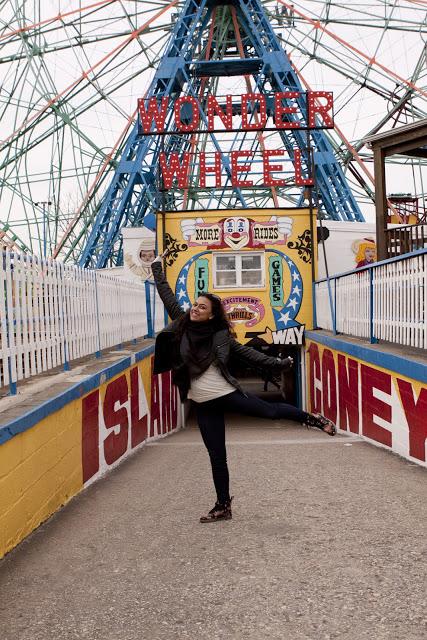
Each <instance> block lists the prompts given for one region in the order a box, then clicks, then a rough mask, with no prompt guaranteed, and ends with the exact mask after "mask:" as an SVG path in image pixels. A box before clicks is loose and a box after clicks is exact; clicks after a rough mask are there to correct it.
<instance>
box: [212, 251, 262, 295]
mask: <svg viewBox="0 0 427 640" xmlns="http://www.w3.org/2000/svg"><path fill="white" fill-rule="evenodd" d="M264 283H265V275H264V254H263V253H249V252H246V251H245V252H244V253H214V288H215V289H254V288H255V289H256V288H259V287H264Z"/></svg>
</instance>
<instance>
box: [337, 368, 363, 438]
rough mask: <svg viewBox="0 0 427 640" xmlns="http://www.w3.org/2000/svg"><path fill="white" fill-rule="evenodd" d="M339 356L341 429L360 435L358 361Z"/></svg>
mask: <svg viewBox="0 0 427 640" xmlns="http://www.w3.org/2000/svg"><path fill="white" fill-rule="evenodd" d="M347 362H348V367H346V357H345V356H342V355H338V387H339V407H340V412H339V415H340V429H345V430H346V431H348V430H349V429H350V431H352V432H353V433H359V375H358V364H357V362H356V360H352V359H351V358H348V360H347Z"/></svg>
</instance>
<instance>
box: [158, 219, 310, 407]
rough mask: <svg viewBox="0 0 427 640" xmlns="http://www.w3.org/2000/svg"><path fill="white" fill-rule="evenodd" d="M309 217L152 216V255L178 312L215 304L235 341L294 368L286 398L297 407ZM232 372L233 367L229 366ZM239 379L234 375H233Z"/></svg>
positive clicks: (306, 311) (305, 323)
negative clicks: (288, 359) (201, 299)
mask: <svg viewBox="0 0 427 640" xmlns="http://www.w3.org/2000/svg"><path fill="white" fill-rule="evenodd" d="M315 215H316V214H315V212H314V211H312V212H311V216H312V220H310V210H309V209H294V208H292V209H259V210H254V209H250V210H249V209H248V210H244V209H239V210H238V211H236V210H230V211H226V210H213V211H202V212H201V211H198V212H194V211H179V212H177V211H173V212H164V213H159V214H158V216H157V239H158V245H159V251H160V252H162V251H164V250H165V249H168V250H169V254H168V256H167V258H166V264H165V270H166V276H167V279H168V281H169V283H170V285H171V287H172V289H173V290H174V292H175V295H176V297H177V299H178V301H179V303H180V305H181V307H182V309H183V310H184V311H187V310H188V309H189V308H190V306H191V303H192V301H193V300H194V299H195V298H197V296H199V295H200V294H202V293H203V292H206V291H209V292H211V293H215V294H217V295H219V296H220V297H221V298H222V301H223V304H224V305H225V309H226V311H227V313H228V315H229V318H230V320H231V322H232V324H233V328H234V331H235V333H236V338H237V340H238V341H239V342H241V343H242V344H247V345H250V346H253V347H255V348H257V349H259V350H261V351H263V352H265V353H268V354H269V355H281V356H287V355H291V356H292V357H293V358H294V360H295V363H296V366H295V368H294V371H293V372H292V373H291V374H290V376H289V379H288V381H287V384H286V386H287V387H288V392H287V399H288V400H289V401H292V402H294V403H295V404H300V403H301V389H302V385H301V384H300V380H301V379H304V378H301V374H302V373H303V372H302V371H301V367H302V366H303V359H302V358H301V357H300V354H301V347H302V345H303V343H304V332H305V330H306V329H312V328H313V304H312V287H313V285H312V281H313V277H314V276H315V272H314V265H313V257H312V256H313V254H314V255H316V247H313V241H312V238H313V235H314V241H316V238H315V234H313V227H314V229H315V224H314V223H313V220H315ZM237 367H238V365H237ZM236 373H237V374H238V375H239V377H240V378H244V377H245V371H244V370H243V369H242V370H240V371H236Z"/></svg>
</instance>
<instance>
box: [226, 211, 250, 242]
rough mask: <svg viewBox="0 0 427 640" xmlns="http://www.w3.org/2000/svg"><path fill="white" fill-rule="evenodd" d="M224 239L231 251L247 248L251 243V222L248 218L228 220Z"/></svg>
mask: <svg viewBox="0 0 427 640" xmlns="http://www.w3.org/2000/svg"><path fill="white" fill-rule="evenodd" d="M223 239H224V242H225V244H226V245H228V246H229V247H231V249H234V250H237V249H241V248H242V247H245V246H246V245H247V244H248V242H249V220H248V219H247V218H226V219H225V220H224V235H223Z"/></svg>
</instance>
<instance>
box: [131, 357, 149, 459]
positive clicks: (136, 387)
mask: <svg viewBox="0 0 427 640" xmlns="http://www.w3.org/2000/svg"><path fill="white" fill-rule="evenodd" d="M140 384H141V385H142V381H140V376H139V371H138V367H134V368H133V369H131V370H130V415H131V421H132V422H131V424H132V428H131V447H132V448H133V447H136V446H137V445H138V444H141V442H144V440H145V439H146V437H147V429H148V410H147V409H148V407H147V403H146V402H140ZM141 395H144V397H143V399H144V400H145V391H144V389H142V390H141ZM141 404H142V407H141ZM141 410H142V411H144V410H145V413H143V415H142V417H141V416H140V412H141Z"/></svg>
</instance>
